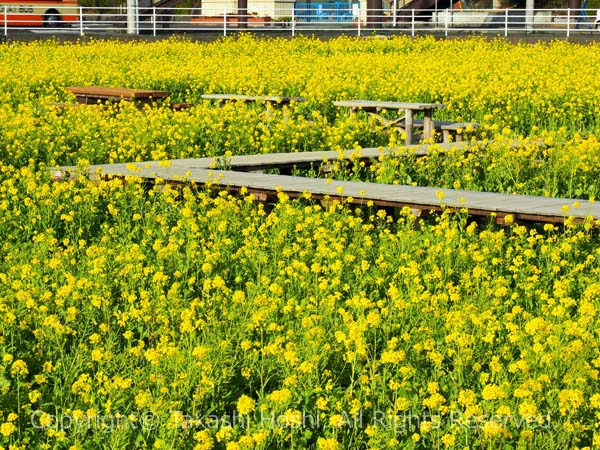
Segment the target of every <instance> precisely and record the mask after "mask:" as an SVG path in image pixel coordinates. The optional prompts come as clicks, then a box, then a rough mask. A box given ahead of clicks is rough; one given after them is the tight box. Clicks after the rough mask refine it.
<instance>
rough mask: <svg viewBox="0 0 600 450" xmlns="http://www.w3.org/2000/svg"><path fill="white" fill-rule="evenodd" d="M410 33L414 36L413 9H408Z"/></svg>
mask: <svg viewBox="0 0 600 450" xmlns="http://www.w3.org/2000/svg"><path fill="white" fill-rule="evenodd" d="M410 11H411V12H410V35H411V36H412V37H415V9H414V8H411V9H410Z"/></svg>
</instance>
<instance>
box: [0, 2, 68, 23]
mask: <svg viewBox="0 0 600 450" xmlns="http://www.w3.org/2000/svg"><path fill="white" fill-rule="evenodd" d="M78 21H79V6H78V3H77V0H25V1H2V0H0V26H2V27H7V26H8V27H46V28H60V27H63V26H65V25H74V24H75V23H77V22H78Z"/></svg>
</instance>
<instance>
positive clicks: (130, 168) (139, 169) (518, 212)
mask: <svg viewBox="0 0 600 450" xmlns="http://www.w3.org/2000/svg"><path fill="white" fill-rule="evenodd" d="M454 146H456V144H454ZM415 147H419V146H415ZM413 150H414V151H417V150H418V151H419V152H426V151H427V149H426V148H420V149H417V148H414V149H413ZM384 151H385V150H384ZM361 152H362V154H361V157H366V155H370V157H371V158H372V157H374V156H375V155H376V154H377V155H378V154H381V152H382V149H363V150H361ZM334 154H335V155H338V152H315V153H310V152H307V153H292V154H280V155H293V157H294V158H295V159H293V161H292V159H291V158H290V157H289V156H288V159H286V158H284V157H283V156H281V160H279V161H277V160H276V159H273V155H268V154H265V155H256V156H236V157H232V158H231V159H230V161H229V164H230V167H231V168H232V169H233V170H219V169H211V168H210V167H211V165H214V160H213V159H212V158H199V159H189V160H188V159H182V160H173V161H168V162H157V161H152V162H145V163H128V164H107V165H96V166H91V167H90V168H89V170H88V171H87V173H86V175H87V176H90V177H94V176H100V177H101V176H118V177H127V176H133V177H139V178H143V179H147V180H156V179H157V178H159V179H162V180H164V181H165V182H171V183H193V184H196V185H201V186H212V187H218V188H219V189H228V190H231V191H240V190H242V189H247V190H248V192H253V193H256V194H257V195H259V196H261V197H262V198H264V199H268V198H275V197H276V195H277V193H278V192H280V191H282V192H285V193H287V194H288V195H290V196H291V197H300V196H303V195H305V194H310V195H311V197H312V198H313V199H316V200H326V199H340V200H345V201H348V198H349V197H352V202H353V203H357V204H367V203H370V202H372V203H373V204H374V205H378V206H384V207H405V206H406V207H409V208H411V209H412V210H414V211H415V212H416V213H417V215H418V214H419V212H425V213H426V212H428V211H441V210H444V209H446V208H451V209H452V210H464V209H467V210H468V213H469V214H470V215H474V216H488V217H489V216H495V217H496V220H497V221H498V222H499V223H503V220H504V217H506V216H507V215H511V216H513V219H514V220H516V221H519V220H521V221H533V222H553V223H562V222H564V220H565V219H566V218H567V217H573V218H574V219H576V220H578V221H583V220H585V219H593V220H598V219H600V203H596V202H590V201H587V200H578V199H569V198H554V197H539V196H529V195H512V194H501V193H492V192H477V191H467V190H456V189H443V188H435V187H418V186H407V185H390V184H376V183H365V182H356V181H339V180H326V179H317V178H305V177H297V176H289V175H272V174H264V173H249V172H243V171H240V170H235V169H236V168H238V167H239V168H246V169H248V168H249V167H250V168H252V167H253V168H258V167H259V168H261V169H262V168H264V167H265V166H267V167H279V166H277V164H291V163H292V162H294V163H295V164H300V163H308V162H309V161H310V162H311V163H316V162H322V161H323V160H324V159H326V160H329V161H333V160H334V159H333V158H332V156H334ZM260 160H263V162H264V163H265V164H263V165H260V164H258V163H259V162H260ZM269 161H270V162H269ZM70 171H73V168H66V167H65V168H58V169H54V171H53V176H54V178H55V179H57V180H61V179H62V180H65V179H69V172H70Z"/></svg>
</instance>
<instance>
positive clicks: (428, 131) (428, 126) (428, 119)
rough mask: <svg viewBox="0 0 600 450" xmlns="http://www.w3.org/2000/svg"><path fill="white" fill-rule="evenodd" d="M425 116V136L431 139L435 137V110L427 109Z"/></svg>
mask: <svg viewBox="0 0 600 450" xmlns="http://www.w3.org/2000/svg"><path fill="white" fill-rule="evenodd" d="M424 113H425V115H424V117H423V138H424V139H431V138H432V137H433V129H434V128H433V111H432V110H431V109H426V110H425V111H424Z"/></svg>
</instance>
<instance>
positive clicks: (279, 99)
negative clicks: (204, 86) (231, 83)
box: [201, 94, 306, 105]
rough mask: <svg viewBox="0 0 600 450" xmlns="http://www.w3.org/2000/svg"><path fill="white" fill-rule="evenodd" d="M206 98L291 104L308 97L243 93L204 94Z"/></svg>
mask: <svg viewBox="0 0 600 450" xmlns="http://www.w3.org/2000/svg"><path fill="white" fill-rule="evenodd" d="M201 97H202V98H203V99H205V100H218V101H231V102H235V101H240V102H246V103H248V102H259V103H260V102H266V103H279V104H285V105H287V104H290V103H292V102H305V101H306V99H305V98H302V97H286V96H279V95H274V96H272V95H242V94H203V95H202V96H201Z"/></svg>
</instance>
